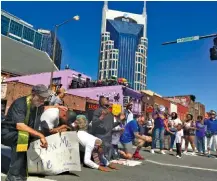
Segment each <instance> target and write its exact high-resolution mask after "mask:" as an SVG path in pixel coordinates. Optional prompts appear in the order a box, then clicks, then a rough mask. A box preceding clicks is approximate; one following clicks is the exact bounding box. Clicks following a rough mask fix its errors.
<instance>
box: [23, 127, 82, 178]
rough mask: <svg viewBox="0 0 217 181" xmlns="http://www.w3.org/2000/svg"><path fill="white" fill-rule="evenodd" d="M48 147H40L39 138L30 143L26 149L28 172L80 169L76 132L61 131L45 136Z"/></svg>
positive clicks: (51, 172) (48, 173)
mask: <svg viewBox="0 0 217 181" xmlns="http://www.w3.org/2000/svg"><path fill="white" fill-rule="evenodd" d="M46 140H47V142H48V148H47V149H45V148H41V147H40V140H37V141H34V142H32V143H31V144H30V147H29V150H28V151H27V160H28V172H29V173H32V174H41V175H56V174H60V173H63V172H67V171H70V172H71V171H81V164H80V155H79V143H78V141H77V135H76V132H74V131H70V132H63V133H61V135H60V134H59V133H57V134H54V135H51V136H48V137H46Z"/></svg>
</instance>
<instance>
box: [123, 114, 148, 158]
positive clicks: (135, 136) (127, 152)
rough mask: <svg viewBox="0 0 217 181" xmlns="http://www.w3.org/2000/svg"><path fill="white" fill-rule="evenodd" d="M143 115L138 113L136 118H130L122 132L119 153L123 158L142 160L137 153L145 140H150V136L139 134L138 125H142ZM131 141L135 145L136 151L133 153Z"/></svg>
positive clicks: (143, 121)
mask: <svg viewBox="0 0 217 181" xmlns="http://www.w3.org/2000/svg"><path fill="white" fill-rule="evenodd" d="M144 123H145V118H144V115H140V116H138V117H137V119H136V120H132V121H130V122H129V123H127V125H126V126H125V129H124V132H123V134H122V135H121V138H120V145H119V148H120V149H121V150H119V153H120V154H121V155H122V157H124V158H125V159H132V158H133V159H137V160H144V158H143V157H142V156H141V155H140V154H139V151H140V149H141V148H142V147H143V145H144V143H145V142H151V137H149V136H145V135H140V134H139V132H140V131H139V126H141V125H144ZM133 143H134V144H135V145H136V146H137V148H136V151H135V152H134V153H133Z"/></svg>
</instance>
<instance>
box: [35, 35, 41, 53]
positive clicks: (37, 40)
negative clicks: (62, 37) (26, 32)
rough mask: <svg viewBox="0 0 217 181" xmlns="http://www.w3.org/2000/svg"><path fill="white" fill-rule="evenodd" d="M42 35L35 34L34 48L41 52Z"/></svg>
mask: <svg viewBox="0 0 217 181" xmlns="http://www.w3.org/2000/svg"><path fill="white" fill-rule="evenodd" d="M41 43H42V35H41V34H40V33H37V32H36V33H35V40H34V47H35V48H37V49H39V50H41Z"/></svg>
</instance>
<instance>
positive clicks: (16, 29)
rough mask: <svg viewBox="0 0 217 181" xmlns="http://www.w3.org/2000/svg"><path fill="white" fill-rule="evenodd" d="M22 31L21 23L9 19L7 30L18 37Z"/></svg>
mask: <svg viewBox="0 0 217 181" xmlns="http://www.w3.org/2000/svg"><path fill="white" fill-rule="evenodd" d="M22 31H23V25H22V24H20V23H17V22H16V21H14V20H11V23H10V31H9V32H10V33H12V34H14V35H16V36H18V37H22Z"/></svg>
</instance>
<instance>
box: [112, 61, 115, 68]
mask: <svg viewBox="0 0 217 181" xmlns="http://www.w3.org/2000/svg"><path fill="white" fill-rule="evenodd" d="M112 69H115V61H112Z"/></svg>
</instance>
